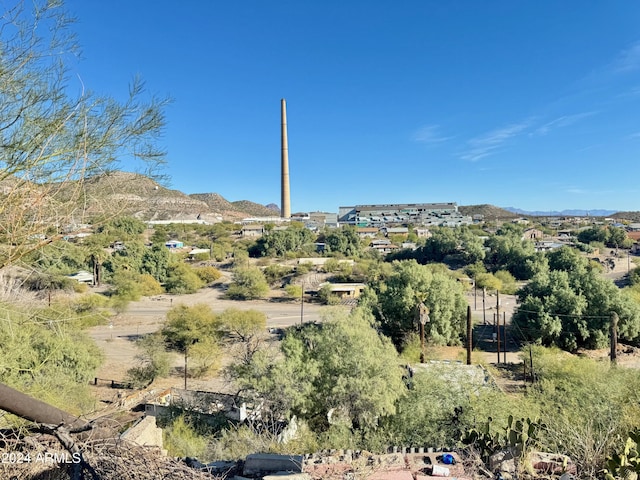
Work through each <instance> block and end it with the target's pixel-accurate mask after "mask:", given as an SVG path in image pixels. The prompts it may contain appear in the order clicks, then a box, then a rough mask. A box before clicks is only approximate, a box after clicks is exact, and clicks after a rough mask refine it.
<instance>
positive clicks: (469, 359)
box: [467, 305, 473, 365]
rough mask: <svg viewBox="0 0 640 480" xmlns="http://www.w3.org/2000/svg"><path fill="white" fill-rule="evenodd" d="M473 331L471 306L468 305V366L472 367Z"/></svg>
mask: <svg viewBox="0 0 640 480" xmlns="http://www.w3.org/2000/svg"><path fill="white" fill-rule="evenodd" d="M472 335H473V330H472V327H471V305H467V365H471V349H472V348H473V337H472Z"/></svg>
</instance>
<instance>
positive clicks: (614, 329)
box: [611, 312, 618, 365]
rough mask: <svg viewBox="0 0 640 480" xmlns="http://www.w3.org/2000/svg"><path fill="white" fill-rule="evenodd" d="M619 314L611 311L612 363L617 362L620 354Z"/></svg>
mask: <svg viewBox="0 0 640 480" xmlns="http://www.w3.org/2000/svg"><path fill="white" fill-rule="evenodd" d="M617 350H618V314H617V313H616V312H611V363H612V364H613V365H615V364H616V361H617V360H616V358H617V355H618V352H617Z"/></svg>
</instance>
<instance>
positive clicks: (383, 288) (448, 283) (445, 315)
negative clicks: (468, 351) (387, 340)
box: [372, 260, 466, 346]
mask: <svg viewBox="0 0 640 480" xmlns="http://www.w3.org/2000/svg"><path fill="white" fill-rule="evenodd" d="M372 286H373V288H374V290H375V291H376V294H377V298H378V301H379V304H378V306H377V307H376V308H375V310H374V311H375V313H376V314H377V316H378V318H379V320H380V323H381V326H382V329H383V331H384V332H385V333H386V334H387V335H389V336H390V337H391V338H392V339H393V341H394V343H395V344H396V345H398V346H399V345H401V344H402V343H403V340H404V337H405V336H406V335H407V334H409V333H410V332H415V331H416V330H417V325H418V324H417V318H418V306H419V304H420V302H423V303H424V305H425V306H426V307H427V308H428V309H429V311H430V314H429V316H430V322H429V323H427V324H426V334H427V336H428V338H429V339H430V341H432V342H434V343H436V344H455V343H458V342H459V340H460V336H461V335H462V334H463V333H464V331H465V328H466V327H465V325H466V323H465V319H466V301H465V299H464V293H463V290H462V286H461V285H460V282H457V281H456V280H455V279H454V278H453V277H452V276H450V275H448V274H447V273H443V272H442V271H438V269H433V268H430V267H429V266H423V265H419V264H418V263H417V262H416V261H415V260H411V261H404V262H394V263H393V273H392V274H391V275H390V276H388V277H386V278H385V279H382V280H380V281H379V282H377V283H376V284H374V285H372Z"/></svg>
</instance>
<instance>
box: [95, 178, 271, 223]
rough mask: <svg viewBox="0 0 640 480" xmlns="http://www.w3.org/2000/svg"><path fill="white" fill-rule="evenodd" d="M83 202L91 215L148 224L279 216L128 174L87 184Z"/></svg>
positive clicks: (250, 204)
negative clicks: (119, 215)
mask: <svg viewBox="0 0 640 480" xmlns="http://www.w3.org/2000/svg"><path fill="white" fill-rule="evenodd" d="M82 200H83V202H84V204H85V205H86V206H87V207H86V209H84V210H85V211H86V212H87V213H89V214H100V213H104V212H105V211H106V210H108V211H109V212H110V213H113V212H118V213H125V214H128V215H132V216H134V217H136V218H139V219H141V220H145V221H146V220H188V219H191V220H193V219H196V218H200V219H202V220H205V221H209V222H212V223H213V222H216V221H220V220H230V221H235V220H240V219H242V218H246V217H256V216H260V217H265V216H274V214H275V215H277V213H275V212H274V210H272V209H270V208H267V207H265V206H264V205H260V204H258V203H254V202H251V201H249V200H240V201H237V202H229V201H228V200H226V199H225V198H224V197H222V196H221V195H219V194H217V193H195V194H191V195H187V194H185V193H183V192H181V191H179V190H172V189H170V188H167V187H165V186H164V185H162V183H160V182H157V181H156V180H154V179H152V178H149V177H147V176H145V175H141V174H137V173H128V172H112V173H108V174H103V175H97V176H95V177H93V178H91V179H89V180H87V181H86V183H85V186H84V195H83V198H82Z"/></svg>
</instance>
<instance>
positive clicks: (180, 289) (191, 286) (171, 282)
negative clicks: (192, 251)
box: [164, 263, 204, 294]
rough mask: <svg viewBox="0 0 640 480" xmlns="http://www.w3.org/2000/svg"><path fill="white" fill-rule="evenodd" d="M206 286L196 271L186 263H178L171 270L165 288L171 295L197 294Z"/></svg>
mask: <svg viewBox="0 0 640 480" xmlns="http://www.w3.org/2000/svg"><path fill="white" fill-rule="evenodd" d="M203 286H204V283H203V281H202V280H201V279H200V277H199V276H198V275H197V274H196V272H195V270H194V269H193V268H192V267H190V266H189V265H187V264H186V263H177V264H175V265H173V266H172V267H171V268H170V269H169V273H168V276H167V281H166V282H165V284H164V288H165V289H166V290H167V292H169V293H182V294H184V293H195V292H197V291H198V290H199V289H200V288H202V287H203Z"/></svg>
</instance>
